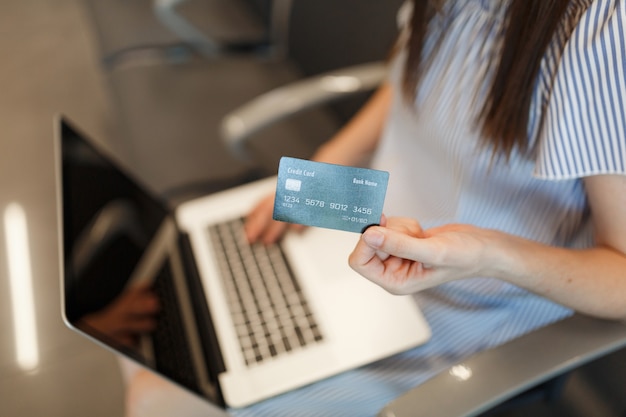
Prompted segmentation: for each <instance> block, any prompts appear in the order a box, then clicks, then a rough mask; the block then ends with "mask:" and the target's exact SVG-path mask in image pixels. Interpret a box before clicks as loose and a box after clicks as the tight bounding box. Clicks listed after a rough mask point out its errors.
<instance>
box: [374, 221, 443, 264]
mask: <svg viewBox="0 0 626 417" xmlns="http://www.w3.org/2000/svg"><path fill="white" fill-rule="evenodd" d="M362 239H363V240H364V241H365V242H366V243H367V245H369V246H370V247H371V248H373V249H374V250H377V251H380V252H383V253H387V254H389V255H391V256H396V257H398V258H402V259H408V260H412V261H416V262H420V263H423V264H428V265H436V264H437V262H436V261H437V258H438V254H439V253H440V252H441V249H440V248H438V247H437V245H436V244H435V243H433V241H432V240H431V239H424V238H416V237H413V236H410V235H407V234H405V233H402V232H398V231H396V230H392V229H389V228H382V227H372V228H370V229H368V230H366V231H365V233H364V234H363V236H362Z"/></svg>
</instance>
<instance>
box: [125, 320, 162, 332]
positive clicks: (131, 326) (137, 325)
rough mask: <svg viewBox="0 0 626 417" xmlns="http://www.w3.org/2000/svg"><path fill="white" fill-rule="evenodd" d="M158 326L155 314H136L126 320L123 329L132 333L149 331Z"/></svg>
mask: <svg viewBox="0 0 626 417" xmlns="http://www.w3.org/2000/svg"><path fill="white" fill-rule="evenodd" d="M156 327H157V320H156V317H154V316H135V317H133V318H131V319H129V320H127V321H126V322H124V325H123V330H124V331H126V332H131V333H149V332H151V331H153V330H155V329H156Z"/></svg>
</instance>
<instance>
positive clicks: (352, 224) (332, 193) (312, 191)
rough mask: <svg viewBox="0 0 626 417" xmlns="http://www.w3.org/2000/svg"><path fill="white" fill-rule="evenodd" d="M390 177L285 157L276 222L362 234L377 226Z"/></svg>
mask: <svg viewBox="0 0 626 417" xmlns="http://www.w3.org/2000/svg"><path fill="white" fill-rule="evenodd" d="M388 181H389V173H388V172H385V171H378V170H373V169H367V168H355V167H348V166H342V165H334V164H326V163H322V162H313V161H308V160H303V159H297V158H290V157H282V158H281V160H280V164H279V167H278V181H277V183H276V199H275V200H274V215H273V219H274V220H279V221H283V222H289V223H299V224H303V225H307V226H316V227H325V228H329V229H337V230H345V231H348V232H357V233H361V232H363V231H364V230H365V229H366V228H367V227H369V226H371V225H374V224H378V223H379V222H380V218H381V216H382V212H383V205H384V202H385V194H386V192H387V182H388Z"/></svg>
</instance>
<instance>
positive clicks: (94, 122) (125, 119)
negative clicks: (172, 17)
mask: <svg viewBox="0 0 626 417" xmlns="http://www.w3.org/2000/svg"><path fill="white" fill-rule="evenodd" d="M107 1H110V2H111V4H113V3H114V0H107ZM126 1H129V0H126ZM0 34H1V36H0V56H2V61H0V129H1V130H0V216H1V217H2V220H1V221H0V236H2V238H0V300H1V301H0V415H2V416H7V417H14V416H15V417H17V416H20V417H21V416H28V417H30V416H40V415H41V416H43V415H45V416H48V417H57V416H58V417H73V416H84V415H89V416H92V417H98V416H103V417H104V416H106V417H122V416H123V415H124V410H123V401H124V386H123V381H122V376H121V372H120V369H119V366H118V362H117V359H116V357H115V356H114V355H113V354H112V353H110V352H108V351H107V350H105V349H103V348H101V347H100V346H97V345H95V344H94V343H92V342H90V341H88V340H86V339H85V338H83V337H81V336H79V335H77V334H75V333H73V332H72V331H70V330H68V329H67V327H66V326H65V325H64V323H63V322H62V320H61V314H60V312H61V308H60V288H59V278H58V265H59V263H58V256H59V254H58V243H57V239H58V234H57V226H56V224H57V223H56V221H57V219H56V216H57V211H56V209H55V198H56V197H55V176H54V169H55V168H54V164H53V161H54V160H53V119H54V117H55V115H56V114H58V113H59V112H63V113H64V114H68V115H71V118H72V119H73V120H75V121H77V122H78V123H79V125H80V126H81V128H82V129H83V130H85V131H88V132H90V134H91V135H92V136H93V137H95V138H96V139H97V140H99V141H101V142H103V144H104V145H105V146H107V147H109V148H110V149H112V150H113V151H115V152H116V153H117V154H118V155H119V157H120V159H122V160H123V161H127V162H132V165H133V167H134V169H135V170H136V171H137V173H138V174H139V175H141V176H143V177H144V178H145V179H146V180H147V182H148V183H150V184H149V185H151V186H152V187H153V188H155V189H156V190H158V191H159V192H163V193H166V192H168V191H169V192H170V193H172V190H178V191H181V190H183V191H189V189H188V188H184V187H182V186H183V185H185V184H196V185H198V187H197V189H196V190H195V191H198V190H201V189H202V184H204V183H211V181H214V180H216V179H218V180H222V179H224V178H237V176H238V175H241V173H245V172H246V171H247V169H248V168H249V167H248V166H247V165H245V164H243V163H241V162H238V161H235V160H233V159H232V158H231V157H230V156H228V154H227V152H226V151H225V150H224V149H223V147H222V145H220V144H219V143H217V141H215V140H212V139H209V138H214V137H215V135H216V132H214V129H215V126H216V124H217V123H218V121H219V118H220V117H222V116H223V113H219V112H217V110H216V111H215V112H212V111H209V110H210V109H212V107H211V106H212V105H214V104H215V102H216V101H217V102H219V103H220V105H221V107H220V109H221V110H220V111H222V112H223V111H224V108H226V107H228V106H231V107H232V106H234V105H235V104H236V102H243V101H244V100H245V99H246V97H243V96H234V95H233V94H230V93H229V92H228V89H229V88H232V87H233V85H235V86H241V83H247V84H246V86H247V87H248V88H247V89H246V92H245V94H246V95H247V96H249V97H252V96H254V95H255V94H258V93H259V92H261V91H262V90H263V88H266V87H267V86H268V85H278V84H280V83H282V82H285V81H287V80H289V79H293V78H294V77H295V76H296V75H295V74H294V73H293V72H292V71H291V70H289V69H287V70H285V69H284V68H283V69H282V70H280V71H279V70H276V69H273V68H272V67H271V66H269V65H267V64H262V65H261V64H258V63H257V64H255V65H257V66H256V67H251V66H250V65H248V64H247V63H245V65H240V64H241V62H238V61H237V60H232V61H228V62H221V63H220V64H219V65H221V67H220V68H221V70H222V71H223V72H225V73H232V72H233V71H234V68H235V67H237V68H239V69H238V71H246V72H244V73H240V74H241V76H240V77H237V78H235V79H233V78H232V77H231V78H228V79H216V78H212V79H211V81H207V80H206V78H207V77H202V78H203V79H205V81H203V82H205V83H208V84H201V86H200V87H199V84H194V83H193V80H194V79H197V77H198V76H199V75H202V74H206V70H207V64H206V63H192V64H190V65H186V66H184V67H179V69H174V68H175V67H172V66H158V65H153V66H150V65H148V66H137V67H132V66H131V67H129V68H126V69H124V70H116V71H108V70H103V66H102V51H101V49H100V48H99V47H98V39H97V36H96V35H95V34H94V30H93V22H92V21H91V20H90V18H89V13H88V12H87V11H86V9H85V7H84V3H83V2H81V1H79V0H55V1H49V0H2V1H1V2H0ZM211 65H212V68H213V69H215V66H216V65H218V64H215V63H213V64H211ZM241 68H244V69H241ZM146 71H148V73H149V74H151V75H150V76H149V77H146V75H145V74H146V73H147V72H146ZM173 71H178V74H177V76H176V77H174V78H175V79H176V80H177V81H176V83H178V84H171V83H172V77H171V75H172V72H173ZM181 71H182V72H184V74H185V76H184V77H181V76H180V72H181ZM194 77H196V78H194ZM209 78H210V77H209ZM181 80H182V81H181ZM181 83H182V84H181ZM228 83H230V84H228ZM216 85H218V86H221V87H222V90H215V89H216V88H217V87H216ZM206 89H210V91H212V92H213V93H212V94H213V97H217V98H218V100H213V101H212V102H210V101H207V99H206V95H207V90H206ZM163 91H166V92H167V91H169V92H170V93H171V97H178V98H179V99H181V97H184V98H185V100H197V101H196V102H195V104H194V105H193V106H185V105H184V103H181V102H175V103H174V104H172V103H170V102H167V103H164V102H163V100H160V96H159V95H158V93H159V92H163ZM172 91H174V92H178V93H179V94H174V93H172ZM147 92H150V93H151V94H155V95H154V96H153V99H152V100H148V101H144V102H143V105H141V106H140V105H138V104H141V103H138V102H133V98H137V97H143V99H145V98H146V96H145V94H147ZM182 93H184V94H182ZM142 94H144V96H142ZM190 97H191V98H190ZM114 103H116V104H114ZM120 103H126V104H123V105H122V104H120ZM168 103H169V104H168ZM168 106H169V107H168ZM200 110H202V111H200ZM155 111H158V112H159V113H158V114H162V115H164V116H163V117H162V118H161V119H162V120H159V121H158V123H162V124H161V125H158V123H157V121H154V120H153V121H152V122H147V121H146V122H145V123H138V121H139V120H142V119H143V120H150V112H155ZM204 112H205V113H206V115H207V116H206V117H205V118H204V119H205V123H206V124H205V125H202V126H201V127H200V128H198V127H197V126H190V125H188V124H184V123H181V119H180V118H181V117H183V116H185V115H187V116H189V114H194V115H195V116H194V117H196V118H202V116H203V115H204V114H205V113H204ZM315 117H319V118H321V119H316V120H324V121H326V119H325V117H326V116H324V115H317V116H315ZM313 124H314V125H315V127H316V129H318V133H319V134H320V135H321V136H324V135H327V134H328V132H329V130H324V129H326V128H320V126H321V125H322V123H319V122H318V121H315V122H313ZM183 125H184V126H183ZM168 129H171V130H168ZM180 129H182V130H180ZM282 129H286V130H287V134H288V133H289V132H290V129H291V127H290V126H286V127H283V128H282ZM319 129H321V132H320V131H319ZM328 129H330V127H329V128H328ZM163 132H169V135H170V137H171V136H176V140H172V139H170V140H169V141H168V140H163V139H162V138H161V136H163ZM172 132H173V133H172ZM181 132H182V133H181ZM212 132H213V133H212ZM283 133H285V132H283ZM270 136H274V135H270ZM129 137H132V138H133V140H127V138H129ZM185 138H186V139H185ZM199 138H205V139H203V140H200V139H199ZM268 140H270V141H271V138H270V139H268ZM310 143H314V140H313V141H307V144H310ZM294 146H295V145H294ZM307 146H309V145H307ZM296 147H297V149H298V152H302V153H306V152H308V148H306V146H305V148H306V149H304V150H303V148H302V147H301V146H299V145H298V146H296ZM269 148H271V146H268V149H269ZM294 149H295V148H294ZM174 155H177V156H174ZM198 155H204V156H205V157H206V159H202V158H200V157H199V156H198ZM268 158H270V159H271V158H272V157H271V156H270V157H268ZM164 166H166V167H167V168H168V169H163V167H164ZM181 187H182V188H181ZM181 192H182V191H181ZM190 192H194V190H193V189H192V190H191V191H190ZM174 194H175V193H174ZM178 197H181V196H180V195H179V196H178ZM16 225H17V226H16ZM20 232H21V233H22V234H20ZM11 233H17V234H11ZM10 234H11V236H12V237H11V238H10V239H11V244H10V245H9V244H7V242H6V241H5V238H4V237H5V236H9V235H10ZM22 237H23V238H24V239H23V240H20V239H21V238H22ZM20 242H24V244H23V246H20ZM20 247H23V248H25V249H26V250H25V252H23V256H25V258H22V259H23V262H22V263H14V262H13V261H11V262H10V260H9V255H10V254H13V253H15V252H14V250H15V249H16V248H18V249H19V248H20ZM11 259H14V258H11ZM14 273H17V274H18V275H19V276H20V277H21V279H20V280H19V281H18V283H17V285H16V284H15V283H13V284H12V283H11V281H10V280H9V277H10V276H11V275H13V274H14ZM16 288H17V289H16ZM20 288H22V290H23V291H24V292H23V293H22V297H21V298H20V299H21V300H22V301H20V303H19V304H18V305H14V304H13V302H14V301H15V300H16V299H17V298H18V296H17V295H14V293H13V292H14V291H18V290H19V289H20ZM16 304H17V303H16ZM15 308H18V310H19V308H22V309H21V310H19V311H22V312H23V313H24V314H25V315H24V316H19V318H16V317H17V316H14V313H13V311H14V309H15ZM29 312H30V313H31V314H29ZM32 312H34V314H32ZM24 338H26V342H25V345H19V346H18V342H19V341H21V340H24ZM625 364H626V355H625V353H624V352H623V351H622V352H617V353H616V354H614V355H611V356H610V357H608V358H605V359H604V360H603V361H601V362H599V363H596V364H594V365H593V366H590V367H588V368H587V369H585V370H584V372H581V373H577V374H575V375H574V376H573V377H572V379H571V380H570V381H569V382H568V384H567V386H566V390H565V394H566V395H565V398H566V400H567V401H564V402H562V403H560V404H558V405H557V406H555V407H552V408H547V407H544V406H534V405H533V406H529V407H528V408H526V409H524V410H521V411H519V412H516V413H514V414H509V415H515V416H522V415H533V416H549V415H554V416H563V417H565V416H596V417H604V416H607V417H609V416H615V417H617V416H620V413H621V412H623V411H624V410H625V409H626V400H625V399H626V395H625V394H626V369H625ZM607 369H610V370H611V372H607ZM590 386H591V388H593V390H592V391H594V392H596V394H597V395H595V396H593V397H590V396H589V395H588V392H589V388H590ZM607 404H609V405H607Z"/></svg>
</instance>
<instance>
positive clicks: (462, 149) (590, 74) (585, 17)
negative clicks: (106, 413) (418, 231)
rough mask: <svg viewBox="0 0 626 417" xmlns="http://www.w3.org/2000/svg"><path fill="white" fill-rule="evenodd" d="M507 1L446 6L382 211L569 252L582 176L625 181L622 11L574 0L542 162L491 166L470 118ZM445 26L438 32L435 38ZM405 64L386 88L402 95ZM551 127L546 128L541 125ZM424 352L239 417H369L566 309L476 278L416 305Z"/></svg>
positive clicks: (562, 39)
mask: <svg viewBox="0 0 626 417" xmlns="http://www.w3.org/2000/svg"><path fill="white" fill-rule="evenodd" d="M499 3H501V0H456V1H449V2H448V4H447V6H446V16H448V17H451V18H452V20H451V22H449V25H447V29H446V34H445V36H444V38H443V39H442V41H441V42H442V43H439V44H437V47H436V48H435V47H434V45H435V42H434V41H433V39H434V36H431V37H430V38H429V41H428V42H427V44H426V47H425V54H432V57H431V58H432V59H431V60H430V66H429V67H428V71H427V73H426V74H425V77H424V78H423V80H422V83H421V87H420V89H419V90H418V94H417V96H416V103H415V108H411V107H409V106H407V105H406V104H405V102H404V101H403V99H402V97H400V94H397V96H398V97H395V101H394V103H393V107H392V111H391V112H390V116H389V121H388V124H387V127H386V130H385V132H384V135H383V138H382V141H381V144H380V146H379V149H378V150H377V153H376V155H375V158H374V160H373V165H374V167H375V168H378V169H384V170H387V171H389V172H390V182H389V188H388V192H387V199H386V207H385V213H386V214H387V215H388V216H408V217H412V218H415V219H417V220H419V221H420V222H421V223H422V225H423V227H424V228H428V227H431V226H434V225H438V224H445V223H451V222H454V223H469V224H474V225H477V226H482V227H487V228H493V229H499V230H503V231H506V232H509V233H512V234H515V235H519V236H523V237H526V238H529V239H533V240H536V241H539V242H543V243H547V244H552V245H559V246H565V247H577V248H581V247H588V246H590V245H592V244H593V239H592V230H591V225H590V217H589V209H588V204H587V201H586V198H585V193H584V190H583V186H582V182H581V178H582V177H585V176H589V175H598V174H619V175H626V131H625V130H626V113H625V112H626V110H625V103H624V101H625V100H626V27H625V26H626V1H624V0H573V1H572V2H571V5H570V7H569V9H568V11H567V14H566V17H565V19H564V21H563V22H562V25H561V26H560V28H559V30H558V33H557V35H556V37H555V40H554V41H553V42H552V44H551V45H550V47H549V50H548V52H547V54H546V56H545V57H544V59H543V62H542V65H541V70H540V75H539V77H538V80H537V86H536V90H535V93H534V98H533V102H532V108H531V117H530V123H529V126H528V132H529V141H530V142H531V144H536V147H535V149H537V153H536V155H534V156H533V157H527V156H522V155H520V154H517V153H514V154H513V155H512V157H511V159H510V161H508V162H506V161H504V160H498V159H496V160H492V158H491V150H490V149H486V148H484V147H481V146H480V145H479V143H480V136H479V131H478V130H477V129H476V123H475V120H476V114H477V112H478V111H479V110H480V108H481V104H482V99H481V98H483V97H484V94H485V91H486V89H487V87H488V86H489V79H490V77H491V75H492V71H493V70H494V68H493V67H494V65H493V61H491V60H490V59H489V58H490V56H491V54H492V53H493V51H494V50H495V51H497V50H498V48H500V47H501V45H502V37H501V33H502V32H501V24H500V23H501V21H502V15H501V11H500V10H501V9H503V8H499V7H496V6H497V5H498V4H499ZM437 24H438V22H436V21H435V22H433V25H432V31H433V32H436V30H437ZM402 59H403V55H402V54H400V55H399V57H398V58H397V59H396V62H395V63H394V65H393V68H392V71H391V82H392V84H393V85H395V86H397V87H398V89H397V91H400V90H399V79H400V68H401V67H402ZM542 116H543V118H544V122H543V124H541V123H540V122H539V121H540V120H541V118H542ZM415 299H416V300H417V302H418V303H419V305H420V307H421V309H422V310H423V311H424V314H425V315H426V318H427V320H428V321H429V323H430V325H431V327H432V331H433V337H432V339H431V341H430V342H428V343H427V344H426V345H424V346H421V347H418V348H416V349H413V350H410V351H408V352H405V353H403V354H400V355H396V356H394V357H391V358H388V359H385V360H382V361H380V362H378V363H375V364H372V365H369V366H365V367H363V368H360V369H357V370H353V371H350V372H346V373H344V374H341V375H338V376H336V377H333V378H330V379H327V380H324V381H321V382H319V383H316V384H313V385H311V386H308V387H305V388H302V389H299V390H296V391H293V392H289V393H287V394H284V395H282V396H279V397H276V398H273V399H270V400H267V401H264V402H261V403H259V404H256V405H253V406H251V407H248V408H246V409H240V410H232V413H233V414H234V415H236V416H241V417H244V416H246V417H247V416H255V417H258V416H272V417H276V416H290V417H293V416H359V417H363V416H372V415H375V414H376V412H377V410H379V409H380V408H382V407H383V405H384V404H386V403H387V402H389V401H391V400H392V399H394V398H395V397H397V396H398V395H400V394H401V393H403V392H405V391H406V390H408V389H410V388H411V387H413V386H415V385H417V384H419V383H421V382H423V381H425V380H426V379H428V378H429V377H431V376H433V375H435V374H436V373H438V372H440V371H442V370H444V369H446V368H448V367H450V366H452V365H453V364H455V363H457V362H459V361H461V360H462V359H463V358H465V357H467V356H468V355H471V354H472V353H475V352H477V351H480V350H484V349H487V348H490V347H493V346H496V345H498V344H501V343H503V342H505V341H507V340H510V339H512V338H514V337H517V336H519V335H521V334H524V333H526V332H529V331H531V330H533V329H535V328H537V327H540V326H543V325H546V324H548V323H550V322H553V321H556V320H559V319H561V318H563V317H566V316H568V315H570V314H571V311H570V310H568V309H566V308H564V307H562V306H559V305H557V304H554V303H552V302H550V301H548V300H546V299H544V298H541V297H538V296H535V295H533V294H530V293H528V292H527V291H525V290H522V289H520V288H518V287H515V286H513V285H510V284H507V283H504V282H501V281H497V280H493V279H489V278H484V277H476V278H474V279H469V280H464V281H459V282H453V283H448V284H445V285H442V286H439V287H437V288H434V289H431V290H428V291H424V292H421V293H419V294H416V295H415Z"/></svg>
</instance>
